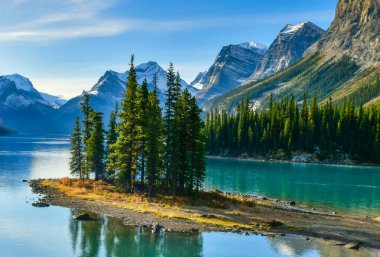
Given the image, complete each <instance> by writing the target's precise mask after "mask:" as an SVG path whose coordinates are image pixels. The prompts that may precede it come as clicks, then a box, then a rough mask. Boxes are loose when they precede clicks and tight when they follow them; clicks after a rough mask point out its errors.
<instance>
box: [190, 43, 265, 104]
mask: <svg viewBox="0 0 380 257" xmlns="http://www.w3.org/2000/svg"><path fill="white" fill-rule="evenodd" d="M266 50H267V48H266V47H265V46H263V45H260V44H257V43H255V42H247V43H242V44H239V45H228V46H224V47H223V48H222V50H221V51H220V52H219V54H218V56H217V57H216V60H215V62H214V64H213V65H212V66H211V67H210V69H209V70H208V71H207V73H206V74H205V75H204V77H203V78H202V79H201V80H198V82H197V83H198V85H199V84H201V85H202V89H201V90H200V91H199V92H198V93H197V94H196V97H197V99H198V101H199V102H200V103H202V102H203V101H205V100H210V99H212V98H213V97H215V96H218V95H220V94H223V93H225V92H227V91H229V90H231V89H234V88H235V87H237V86H238V85H240V84H242V83H243V82H245V81H246V80H247V79H248V78H249V76H250V75H251V74H252V72H253V71H255V70H256V69H257V67H258V65H259V64H260V63H261V61H262V59H263V57H264V54H265V52H266Z"/></svg>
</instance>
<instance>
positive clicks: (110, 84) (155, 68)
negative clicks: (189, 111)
mask: <svg viewBox="0 0 380 257" xmlns="http://www.w3.org/2000/svg"><path fill="white" fill-rule="evenodd" d="M128 73H129V72H128V71H126V72H124V73H118V72H115V71H111V70H110V71H106V72H105V74H104V75H103V76H102V77H101V78H100V79H99V80H98V82H97V83H96V84H95V85H94V86H93V87H92V88H91V89H90V90H89V91H87V93H89V94H90V105H91V106H92V108H94V109H95V110H96V111H100V112H103V113H104V122H105V124H107V123H108V118H109V114H110V113H111V111H113V110H114V109H115V105H116V103H118V104H119V105H120V103H121V101H122V99H123V97H124V94H125V90H126V89H125V85H126V81H127V78H128ZM155 74H157V88H158V95H159V99H160V105H161V107H162V108H164V103H165V95H164V94H165V90H166V75H167V72H166V71H165V70H164V69H163V68H161V66H159V65H158V64H157V63H156V62H147V63H143V64H140V65H138V66H136V76H137V81H138V83H139V84H141V83H142V82H143V81H144V79H146V80H147V81H148V84H149V90H152V89H153V78H154V75H155ZM181 85H182V88H183V89H184V88H187V89H188V90H189V91H190V93H191V94H192V95H194V94H196V92H198V90H197V89H196V88H194V87H192V86H190V85H188V84H187V83H186V82H185V81H183V80H181ZM84 93H86V92H85V91H84V92H83V93H82V94H81V95H79V96H77V97H74V98H72V99H70V100H69V101H68V102H67V103H66V104H64V105H63V106H62V107H61V108H59V109H58V110H57V113H56V115H55V117H54V119H53V120H54V122H56V123H60V127H59V128H57V129H58V132H69V131H71V129H72V126H73V124H74V120H75V117H76V116H77V115H80V109H81V108H80V103H81V101H82V99H83V95H84Z"/></svg>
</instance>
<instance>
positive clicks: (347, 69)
mask: <svg viewBox="0 0 380 257" xmlns="http://www.w3.org/2000/svg"><path fill="white" fill-rule="evenodd" d="M379 5H380V3H379V1H378V0H339V2H338V5H337V9H336V16H335V19H334V21H333V22H332V24H331V27H330V28H329V29H328V31H327V32H326V33H325V34H324V35H323V36H322V37H321V38H320V39H319V40H318V41H317V42H316V43H315V44H313V45H312V46H310V48H308V49H306V51H304V54H303V56H304V58H303V59H302V60H300V61H299V62H296V63H294V64H293V65H291V66H290V67H288V68H287V69H285V70H283V71H280V72H278V73H276V74H274V75H273V76H271V77H268V78H266V79H263V80H259V81H255V80H252V81H251V82H248V83H245V84H243V85H242V86H239V87H237V88H235V89H233V90H231V91H229V92H227V93H225V94H224V95H221V96H219V97H216V98H214V99H212V100H211V101H210V102H209V103H208V104H207V106H205V107H204V110H205V111H207V110H209V109H211V108H221V107H222V108H225V109H227V110H229V111H232V110H233V109H234V108H235V107H236V106H237V104H238V103H239V101H241V100H242V99H245V98H246V97H248V98H249V101H250V103H251V106H252V108H265V107H266V106H267V105H268V102H269V98H270V95H273V97H274V99H281V98H283V97H285V96H289V95H293V96H295V97H296V100H301V99H302V96H303V94H304V93H306V94H307V95H308V97H312V95H314V94H315V95H316V96H317V99H318V100H319V101H320V102H324V101H326V100H327V99H328V98H330V97H331V98H332V100H333V101H334V102H336V103H339V102H343V101H344V100H345V99H347V100H353V101H354V103H355V104H356V106H359V105H365V106H369V105H374V104H378V103H379V100H380V83H379V77H380V26H379V24H380V12H379ZM305 25H306V24H305ZM305 25H304V26H305ZM320 33H321V31H320Z"/></svg>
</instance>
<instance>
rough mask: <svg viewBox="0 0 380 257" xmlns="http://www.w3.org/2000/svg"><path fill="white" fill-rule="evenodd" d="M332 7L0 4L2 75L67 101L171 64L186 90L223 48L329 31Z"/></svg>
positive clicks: (62, 1) (299, 2)
mask: <svg viewBox="0 0 380 257" xmlns="http://www.w3.org/2000/svg"><path fill="white" fill-rule="evenodd" d="M336 4H337V0H191V1H189V0H0V9H1V10H2V15H1V16H0V57H1V62H0V74H1V75H7V74H13V73H19V74H21V75H23V76H26V77H28V78H29V79H30V80H31V81H32V82H33V84H34V86H35V87H36V88H37V89H38V90H39V91H41V92H47V93H51V94H55V95H63V96H65V97H67V98H69V97H72V96H75V95H78V94H80V93H81V92H82V91H83V90H89V89H90V88H91V87H92V85H93V84H95V83H96V82H97V80H98V79H99V78H100V76H101V75H103V74H104V72H105V71H106V70H115V71H118V72H124V71H126V70H127V69H128V67H129V66H128V63H129V58H130V55H131V54H132V53H134V54H135V57H136V64H139V63H142V62H147V61H150V60H152V61H156V62H158V63H159V64H160V65H161V66H162V67H163V68H166V67H167V66H168V64H169V62H170V61H171V62H173V63H174V66H175V68H176V69H177V70H179V72H180V73H181V75H182V77H183V78H184V79H185V80H186V81H187V82H188V83H190V82H191V81H192V80H193V79H194V78H195V76H196V75H197V74H198V72H200V71H205V70H207V69H208V68H209V67H210V65H211V64H212V63H213V61H214V59H215V57H216V55H217V54H218V52H219V50H220V49H221V47H222V46H224V45H227V44H238V43H242V42H247V41H256V42H258V43H261V44H264V45H267V46H269V45H270V44H271V42H272V41H273V40H274V39H275V37H276V35H277V34H278V32H279V31H280V30H281V29H282V28H283V27H284V26H285V25H286V24H297V23H300V22H303V21H312V22H314V23H315V24H317V25H319V26H320V27H322V28H323V29H327V28H328V27H329V25H330V23H331V21H332V20H333V18H334V13H335V6H336Z"/></svg>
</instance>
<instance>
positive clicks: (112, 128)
mask: <svg viewBox="0 0 380 257" xmlns="http://www.w3.org/2000/svg"><path fill="white" fill-rule="evenodd" d="M118 112H119V106H118V105H117V104H116V105H115V110H114V111H112V112H111V114H110V120H109V123H108V131H107V138H106V156H107V164H106V167H107V178H108V180H109V181H110V182H113V181H114V176H115V170H113V169H110V167H109V165H108V163H110V162H115V160H113V161H111V160H110V159H109V158H110V157H111V156H113V157H115V154H114V150H115V148H114V147H112V146H113V145H114V144H115V143H116V140H117V137H118V133H117V121H116V119H117V115H118Z"/></svg>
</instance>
